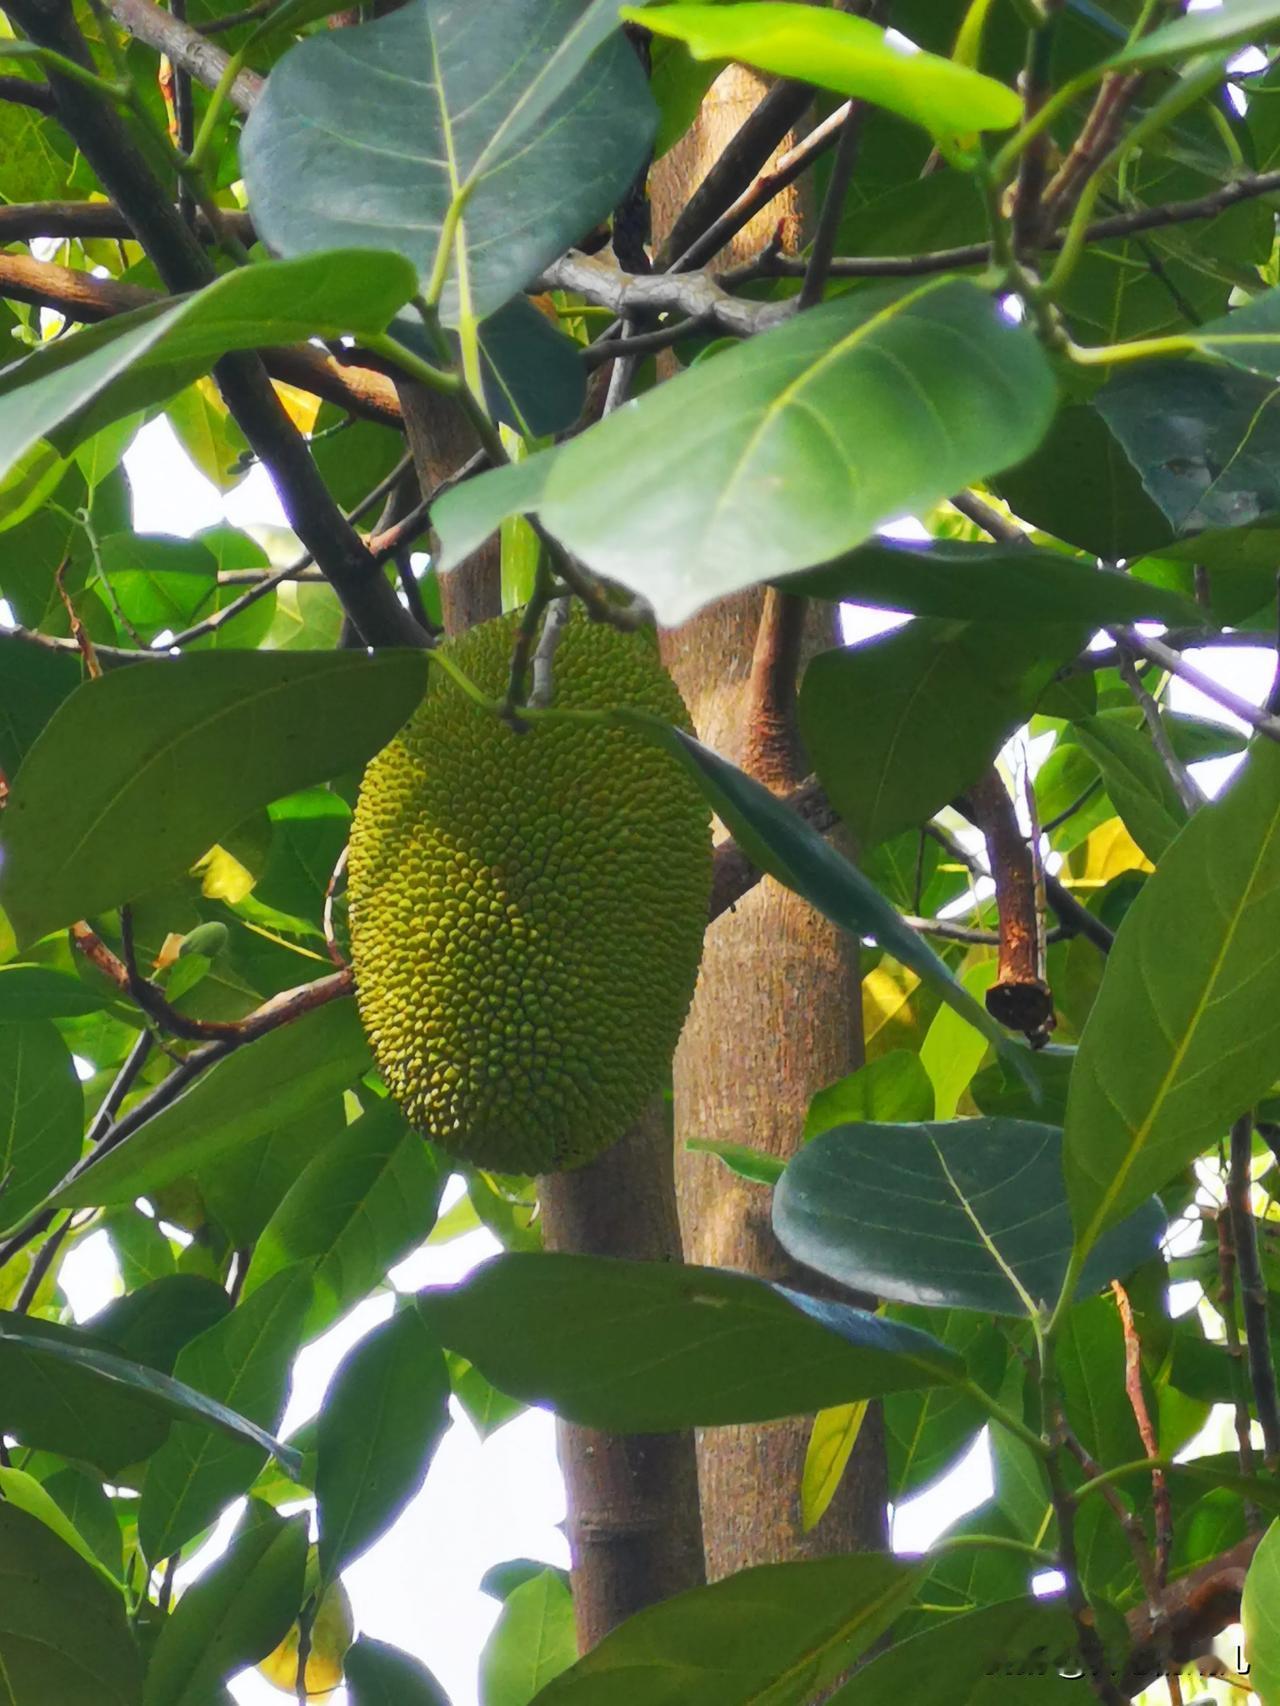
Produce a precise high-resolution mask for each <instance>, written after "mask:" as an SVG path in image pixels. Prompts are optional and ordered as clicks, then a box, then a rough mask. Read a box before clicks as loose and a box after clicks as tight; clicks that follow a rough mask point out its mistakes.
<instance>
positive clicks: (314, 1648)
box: [258, 1582, 355, 1700]
mask: <svg viewBox="0 0 1280 1706" xmlns="http://www.w3.org/2000/svg"><path fill="white" fill-rule="evenodd" d="M354 1635H355V1620H354V1618H353V1617H352V1614H351V1601H350V1600H349V1599H348V1598H347V1590H346V1589H345V1588H344V1587H343V1585H342V1583H341V1582H334V1584H333V1585H332V1586H331V1587H330V1588H328V1589H326V1591H325V1595H324V1598H323V1599H322V1600H321V1601H320V1608H319V1610H318V1611H317V1612H316V1619H315V1622H314V1624H313V1625H312V1628H311V1647H310V1651H309V1652H308V1654H307V1668H306V1676H305V1681H306V1697H307V1699H308V1700H327V1699H328V1698H329V1696H330V1695H331V1694H332V1693H333V1691H334V1689H335V1688H337V1687H338V1685H339V1684H340V1683H341V1681H342V1661H343V1659H344V1658H345V1657H346V1655H347V1649H348V1647H350V1645H351V1642H352V1639H353V1637H354ZM258 1674H259V1675H260V1676H263V1677H265V1678H266V1680H267V1681H268V1682H269V1683H270V1684H271V1685H272V1687H273V1688H279V1689H280V1690H282V1692H284V1693H285V1694H288V1695H290V1696H291V1697H292V1698H293V1699H295V1700H296V1699H297V1697H298V1625H297V1624H296V1623H295V1624H294V1625H293V1627H292V1629H290V1631H289V1633H288V1634H287V1635H286V1636H285V1638H284V1640H283V1641H281V1643H280V1645H279V1646H278V1647H277V1648H276V1649H275V1651H274V1652H271V1653H268V1654H267V1656H266V1658H265V1659H263V1661H262V1663H261V1664H260V1665H259V1666H258Z"/></svg>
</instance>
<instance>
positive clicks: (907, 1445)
mask: <svg viewBox="0 0 1280 1706" xmlns="http://www.w3.org/2000/svg"><path fill="white" fill-rule="evenodd" d="M892 1319H894V1320H897V1321H901V1320H905V1321H906V1322H907V1324H908V1325H909V1326H910V1325H925V1324H927V1325H928V1326H930V1327H931V1328H933V1330H934V1332H935V1336H936V1337H937V1338H939V1339H940V1340H941V1341H942V1343H943V1344H946V1345H950V1346H951V1347H952V1349H953V1350H956V1351H958V1352H959V1353H960V1355H961V1356H962V1357H963V1358H964V1360H965V1363H966V1365H967V1366H968V1369H969V1374H970V1377H971V1378H972V1379H973V1381H974V1382H975V1384H976V1385H978V1386H980V1387H981V1388H982V1390H983V1391H984V1392H998V1391H999V1389H1000V1384H1001V1380H1002V1378H1003V1375H1004V1372H1005V1368H1006V1366H1007V1364H1008V1360H1009V1355H1010V1350H1009V1345H1008V1343H1007V1341H1006V1340H1005V1338H1004V1335H1003V1333H1002V1332H1001V1330H1000V1327H999V1325H998V1324H997V1322H995V1321H993V1320H992V1319H991V1317H990V1316H988V1315H978V1314H975V1313H973V1312H972V1311H970V1310H967V1309H952V1310H949V1311H948V1312H947V1313H946V1314H945V1315H943V1316H941V1317H939V1316H937V1315H932V1316H927V1317H926V1316H925V1314H924V1311H923V1310H920V1309H905V1310H904V1309H903V1308H902V1307H901V1306H899V1307H897V1308H895V1309H894V1310H893V1311H892ZM1121 1390H1123V1383H1122V1385H1121ZM987 1420H988V1417H987V1413H986V1411H985V1410H984V1409H983V1407H982V1405H981V1404H980V1403H979V1402H978V1400H977V1399H975V1398H974V1397H972V1396H971V1395H970V1394H969V1393H968V1392H966V1391H963V1390H960V1389H957V1388H955V1387H949V1386H934V1387H931V1388H930V1389H929V1391H927V1392H893V1393H890V1395H889V1397H887V1398H886V1399H885V1400H884V1430H885V1450H886V1455H887V1457H888V1467H889V1498H890V1501H891V1502H892V1503H893V1504H894V1505H900V1504H901V1503H902V1501H903V1500H904V1499H908V1498H910V1497H911V1496H912V1494H913V1493H916V1492H919V1491H920V1490H921V1488H923V1487H924V1486H926V1485H927V1484H928V1483H929V1482H930V1481H933V1480H935V1479H936V1478H937V1477H938V1476H939V1475H941V1474H942V1473H943V1471H944V1470H945V1469H946V1468H947V1467H948V1465H949V1464H951V1463H952V1462H953V1461H954V1460H955V1459H956V1458H957V1457H959V1456H960V1454H961V1453H962V1452H964V1451H966V1450H967V1449H968V1448H969V1446H970V1445H971V1444H972V1443H973V1440H974V1438H975V1436H976V1435H977V1434H978V1433H979V1431H980V1430H981V1428H982V1427H983V1425H984V1423H985V1422H986V1421H987Z"/></svg>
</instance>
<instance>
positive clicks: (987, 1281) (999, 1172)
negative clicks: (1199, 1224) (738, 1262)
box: [773, 1119, 1164, 1315]
mask: <svg viewBox="0 0 1280 1706" xmlns="http://www.w3.org/2000/svg"><path fill="white" fill-rule="evenodd" d="M773 1227H774V1231H775V1232H776V1234H777V1236H778V1238H779V1240H780V1241H781V1243H782V1245H783V1247H784V1248H785V1249H786V1250H787V1251H788V1252H789V1253H790V1254H791V1255H792V1256H794V1257H795V1259H796V1260H797V1261H798V1262H803V1263H804V1265H805V1266H806V1267H808V1268H813V1269H814V1270H815V1271H816V1272H818V1273H822V1274H826V1275H827V1276H828V1278H831V1279H836V1280H838V1281H839V1282H840V1283H841V1284H842V1285H847V1286H850V1287H852V1288H853V1289H854V1290H857V1291H865V1292H872V1293H874V1294H875V1295H876V1296H877V1297H887V1298H894V1299H896V1300H897V1301H899V1302H901V1303H917V1304H923V1305H926V1306H927V1307H930V1308H935V1309H939V1308H941V1309H951V1308H959V1309H977V1310H981V1311H982V1312H983V1313H984V1314H993V1315H1021V1314H1024V1313H1025V1314H1030V1313H1032V1311H1033V1309H1034V1307H1035V1305H1037V1304H1040V1303H1046V1302H1047V1303H1053V1302H1054V1301H1055V1300H1056V1298H1057V1296H1058V1293H1059V1291H1060V1290H1061V1289H1062V1280H1063V1276H1064V1274H1065V1273H1066V1270H1067V1261H1068V1258H1069V1256H1070V1253H1071V1243H1072V1239H1071V1221H1070V1216H1069V1213H1068V1210H1067V1200H1066V1194H1065V1191H1064V1187H1063V1180H1062V1134H1061V1132H1059V1131H1058V1130H1057V1128H1056V1127H1054V1126H1047V1125H1034V1124H1032V1123H1031V1122H1030V1121H1029V1120H1001V1119H971V1120H950V1121H947V1122H945V1123H939V1124H922V1125H849V1126H842V1127H838V1128H836V1129H835V1130H833V1131H828V1132H824V1133H823V1135H822V1136H821V1137H816V1138H814V1140H813V1142H812V1143H807V1144H806V1145H805V1146H804V1148H803V1149H801V1150H800V1151H799V1152H798V1153H797V1154H796V1155H795V1156H794V1157H793V1158H792V1160H791V1162H790V1163H789V1164H788V1167H787V1171H786V1173H785V1174H784V1176H783V1179H782V1182H781V1184H779V1186H778V1187H777V1189H776V1190H775V1191H774V1195H773ZM1163 1228H1164V1214H1163V1211H1162V1210H1161V1208H1160V1205H1159V1203H1154V1202H1152V1203H1147V1204H1146V1205H1144V1207H1143V1208H1142V1210H1141V1211H1140V1212H1139V1213H1138V1214H1135V1215H1134V1216H1133V1217H1132V1218H1131V1219H1130V1220H1128V1221H1126V1222H1125V1224H1124V1225H1123V1226H1122V1227H1118V1228H1117V1229H1116V1231H1115V1233H1113V1234H1112V1236H1111V1237H1110V1238H1109V1239H1108V1240H1107V1241H1106V1242H1105V1243H1103V1244H1101V1245H1099V1247H1098V1248H1097V1249H1096V1250H1095V1251H1094V1252H1093V1256H1092V1258H1091V1260H1090V1262H1089V1264H1088V1266H1087V1267H1086V1269H1085V1272H1084V1275H1083V1277H1082V1279H1081V1289H1082V1290H1085V1291H1096V1290H1097V1289H1098V1287H1099V1286H1101V1285H1103V1284H1105V1282H1106V1281H1107V1280H1109V1279H1111V1278H1113V1277H1114V1276H1117V1275H1122V1274H1127V1273H1129V1272H1130V1271H1131V1269H1133V1268H1135V1267H1136V1266H1137V1265H1138V1263H1139V1262H1141V1261H1143V1260H1144V1259H1145V1258H1146V1257H1147V1256H1148V1255H1150V1253H1151V1251H1152V1249H1153V1248H1154V1245H1155V1242H1156V1239H1157V1238H1158V1236H1159V1234H1160V1232H1161V1231H1162V1230H1163Z"/></svg>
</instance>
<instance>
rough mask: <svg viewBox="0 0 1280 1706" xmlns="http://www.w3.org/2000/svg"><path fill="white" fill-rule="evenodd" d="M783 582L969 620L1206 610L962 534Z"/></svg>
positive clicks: (865, 548)
mask: <svg viewBox="0 0 1280 1706" xmlns="http://www.w3.org/2000/svg"><path fill="white" fill-rule="evenodd" d="M926 181H927V180H926ZM783 584H784V586H785V588H786V590H787V591H788V592H797V593H803V594H805V595H806V596H807V597H809V598H828V599H831V600H833V601H835V600H844V599H849V600H851V601H852V602H853V603H855V604H867V605H870V606H871V607H872V608H873V609H882V610H902V611H906V612H907V613H908V614H909V615H912V616H945V617H951V618H954V619H956V620H960V621H972V622H975V623H977V622H1001V623H1008V624H1010V625H1013V624H1017V625H1019V626H1021V625H1024V624H1025V625H1026V626H1028V627H1030V626H1034V625H1035V624H1040V623H1057V624H1075V623H1086V624H1087V625H1088V626H1089V627H1090V628H1105V627H1107V626H1108V625H1109V624H1111V623H1115V622H1136V621H1138V620H1139V619H1140V618H1142V617H1148V618H1156V619H1159V620H1161V621H1164V622H1168V623H1189V624H1191V625H1193V626H1198V625H1199V624H1200V623H1201V622H1202V621H1203V619H1204V613H1203V611H1201V610H1198V609H1197V608H1196V606H1195V605H1194V604H1192V603H1191V601H1190V600H1189V599H1186V598H1183V597H1182V596H1181V595H1180V594H1178V593H1176V592H1170V591H1167V590H1166V589H1165V588H1163V587H1157V586H1152V585H1151V584H1149V583H1147V582H1143V581H1140V580H1136V579H1134V578H1133V577H1132V576H1131V575H1126V574H1120V573H1119V572H1117V571H1116V570H1114V569H1099V568H1097V567H1095V566H1094V565H1093V564H1090V563H1085V562H1082V561H1081V560H1080V558H1078V557H1067V556H1064V555H1063V553H1062V552H1061V551H1051V550H1049V549H1047V548H1041V547H1039V546H1035V545H984V544H971V543H970V542H968V541H967V540H964V539H934V540H931V541H930V543H929V544H927V545H917V544H907V543H904V542H899V541H896V540H889V539H873V540H870V541H869V542H868V543H867V544H865V545H860V546H859V547H858V548H857V550H856V551H851V552H850V553H849V555H848V556H847V557H843V558H841V559H840V561H838V562H835V563H826V564H824V565H823V566H822V568H820V569H807V570H805V572H804V573H803V574H798V575H789V576H788V577H787V579H786V580H785V582H784V583H783ZM1008 643H1009V642H1008V640H1007V639H1006V644H1008Z"/></svg>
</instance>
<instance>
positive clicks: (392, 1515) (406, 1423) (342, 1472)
mask: <svg viewBox="0 0 1280 1706" xmlns="http://www.w3.org/2000/svg"><path fill="white" fill-rule="evenodd" d="M449 1391H450V1385H449V1371H448V1369H447V1368H446V1367H445V1361H444V1354H443V1352H442V1351H441V1349H440V1345H439V1342H438V1341H437V1339H436V1338H435V1336H434V1334H433V1333H432V1332H431V1329H430V1328H429V1327H428V1326H427V1324H426V1322H425V1320H424V1319H423V1317H422V1314H421V1312H420V1311H419V1310H418V1309H417V1308H416V1307H415V1306H414V1305H413V1304H412V1303H411V1304H409V1305H408V1307H406V1308H403V1309H401V1310H399V1311H398V1312H397V1313H396V1314H395V1315H393V1316H392V1317H391V1319H390V1320H389V1321H387V1322H384V1323H383V1325H382V1326H380V1327H376V1328H375V1329H374V1330H373V1332H372V1333H370V1334H369V1335H368V1337H367V1338H364V1339H362V1340H361V1341H360V1343H359V1344H358V1345H356V1347H355V1349H354V1350H352V1351H350V1352H349V1353H348V1354H347V1356H346V1357H345V1358H344V1360H343V1361H342V1362H341V1363H340V1364H339V1365H338V1370H337V1373H336V1374H335V1375H334V1377H333V1381H332V1382H331V1384H330V1387H329V1391H328V1393H327V1395H326V1397H325V1402H324V1408H323V1409H322V1410H321V1412H320V1420H319V1423H318V1425H317V1429H316V1453H317V1457H316V1503H317V1506H318V1509H319V1515H320V1570H321V1579H322V1580H323V1581H332V1580H333V1578H334V1577H335V1576H337V1575H338V1573H339V1571H341V1570H343V1569H345V1568H346V1566H347V1565H348V1564H349V1563H351V1562H352V1561H353V1560H354V1559H356V1558H358V1557H359V1556H360V1554H361V1553H362V1552H363V1551H365V1549H366V1548H367V1547H369V1546H371V1545H372V1544H373V1542H374V1541H375V1540H376V1539H377V1538H378V1536H379V1535H380V1534H382V1533H384V1532H385V1531H386V1529H387V1528H389V1527H390V1525H391V1524H392V1523H393V1522H394V1521H395V1519H396V1517H397V1515H398V1514H399V1512H400V1511H401V1509H402V1508H403V1507H404V1505H405V1504H406V1503H407V1501H408V1500H409V1499H411V1498H412V1497H413V1495H414V1493H416V1492H417V1490H418V1488H419V1487H420V1486H421V1485H422V1481H423V1478H424V1477H425V1475H426V1473H427V1469H428V1467H429V1466H430V1463H431V1459H432V1458H433V1457H434V1456H435V1451H436V1447H437V1446H438V1445H439V1443H440V1440H441V1438H442V1437H443V1435H444V1432H445V1429H446V1428H447V1427H448V1426H449Z"/></svg>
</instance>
